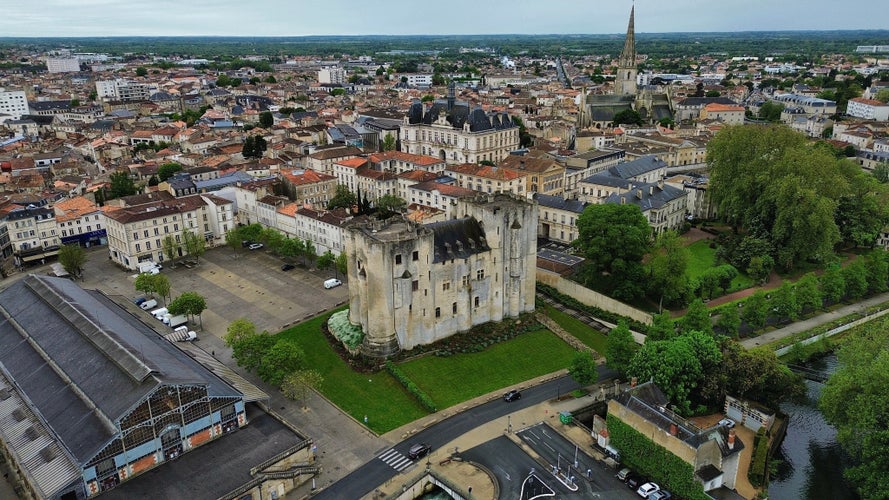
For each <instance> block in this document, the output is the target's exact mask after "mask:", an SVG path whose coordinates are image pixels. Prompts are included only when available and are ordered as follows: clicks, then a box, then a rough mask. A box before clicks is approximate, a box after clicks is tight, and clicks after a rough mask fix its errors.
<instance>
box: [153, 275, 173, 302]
mask: <svg viewBox="0 0 889 500" xmlns="http://www.w3.org/2000/svg"><path fill="white" fill-rule="evenodd" d="M151 279H152V287H153V288H154V292H155V293H157V294H158V295H160V297H161V299H162V300H163V301H164V304H166V303H167V297H169V296H170V288H171V285H170V278H167V275H166V274H155V275H154V276H152V277H151Z"/></svg>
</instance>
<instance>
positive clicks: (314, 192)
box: [281, 170, 337, 207]
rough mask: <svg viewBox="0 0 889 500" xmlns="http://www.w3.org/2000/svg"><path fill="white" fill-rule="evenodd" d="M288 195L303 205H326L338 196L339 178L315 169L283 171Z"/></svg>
mask: <svg viewBox="0 0 889 500" xmlns="http://www.w3.org/2000/svg"><path fill="white" fill-rule="evenodd" d="M281 178H282V181H283V185H284V189H286V190H287V196H288V197H289V198H290V199H292V200H295V201H296V203H298V204H301V205H311V206H319V207H326V206H327V203H328V202H330V200H331V199H332V198H333V197H334V196H336V186H337V179H336V177H334V176H332V175H325V174H319V173H318V172H315V171H314V170H290V171H284V172H282V173H281Z"/></svg>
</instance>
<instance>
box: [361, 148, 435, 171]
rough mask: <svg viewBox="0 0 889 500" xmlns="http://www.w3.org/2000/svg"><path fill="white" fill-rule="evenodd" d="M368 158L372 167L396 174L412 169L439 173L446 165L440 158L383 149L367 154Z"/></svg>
mask: <svg viewBox="0 0 889 500" xmlns="http://www.w3.org/2000/svg"><path fill="white" fill-rule="evenodd" d="M368 160H370V163H371V164H372V165H373V166H374V168H377V169H380V170H387V171H391V172H394V173H396V174H403V173H405V172H410V171H413V170H422V171H424V172H432V173H434V174H441V173H443V172H444V171H445V167H447V162H445V161H444V160H442V159H440V158H436V157H434V156H427V155H415V154H411V153H405V152H403V151H384V152H382V153H374V154H372V155H370V156H368Z"/></svg>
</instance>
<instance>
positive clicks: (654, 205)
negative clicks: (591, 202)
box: [605, 180, 688, 234]
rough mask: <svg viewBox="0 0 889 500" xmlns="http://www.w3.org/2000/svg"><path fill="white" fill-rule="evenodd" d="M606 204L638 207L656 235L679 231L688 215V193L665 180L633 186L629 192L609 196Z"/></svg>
mask: <svg viewBox="0 0 889 500" xmlns="http://www.w3.org/2000/svg"><path fill="white" fill-rule="evenodd" d="M605 203H614V204H620V205H629V204H633V205H636V206H638V207H639V209H640V210H641V211H642V215H643V216H645V218H646V219H648V224H649V225H650V226H651V229H652V230H653V231H654V233H655V234H660V233H662V232H664V231H667V230H670V229H679V228H680V227H681V226H682V224H683V222H684V221H685V218H686V215H687V214H688V193H687V192H686V191H684V190H682V189H679V188H676V187H673V186H671V185H669V184H666V183H664V181H663V180H660V181H657V182H654V183H647V184H641V185H638V186H633V188H632V189H630V190H629V191H625V192H623V193H620V194H613V195H611V196H609V197H608V198H606V199H605Z"/></svg>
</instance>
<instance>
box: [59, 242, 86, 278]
mask: <svg viewBox="0 0 889 500" xmlns="http://www.w3.org/2000/svg"><path fill="white" fill-rule="evenodd" d="M59 263H60V264H62V267H64V268H65V271H66V272H67V273H68V274H70V275H71V276H73V277H75V278H79V277H80V275H81V273H82V272H83V266H84V264H86V250H84V249H83V247H81V246H80V245H78V244H76V243H75V244H72V245H62V247H61V248H59Z"/></svg>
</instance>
